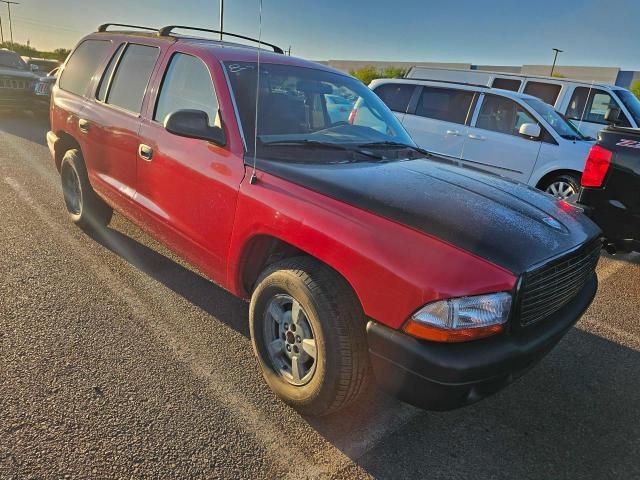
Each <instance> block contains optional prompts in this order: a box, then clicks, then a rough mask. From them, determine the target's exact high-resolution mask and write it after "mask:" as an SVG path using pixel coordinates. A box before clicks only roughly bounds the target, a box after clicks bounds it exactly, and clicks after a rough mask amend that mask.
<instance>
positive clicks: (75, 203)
mask: <svg viewBox="0 0 640 480" xmlns="http://www.w3.org/2000/svg"><path fill="white" fill-rule="evenodd" d="M60 178H61V180H62V193H63V195H64V203H65V206H66V207H67V211H68V212H69V216H70V217H71V221H72V222H74V223H75V224H76V225H78V226H79V227H80V228H82V229H87V230H89V229H94V230H95V229H98V228H101V227H105V226H107V225H108V224H109V222H110V221H111V217H112V216H113V210H112V209H111V207H110V206H109V205H107V204H106V203H105V202H104V201H103V200H102V199H101V198H100V197H98V195H97V194H96V193H95V191H94V190H93V187H92V186H91V183H89V176H88V175H87V169H86V167H85V164H84V159H83V158H82V154H81V153H80V152H79V151H78V150H69V151H68V152H67V153H66V154H65V156H64V158H63V159H62V163H61V164H60Z"/></svg>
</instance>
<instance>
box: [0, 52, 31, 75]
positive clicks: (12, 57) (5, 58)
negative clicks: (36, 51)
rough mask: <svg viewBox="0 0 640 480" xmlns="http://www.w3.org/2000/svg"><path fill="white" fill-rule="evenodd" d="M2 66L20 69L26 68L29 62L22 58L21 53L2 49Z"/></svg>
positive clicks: (0, 56) (0, 60)
mask: <svg viewBox="0 0 640 480" xmlns="http://www.w3.org/2000/svg"><path fill="white" fill-rule="evenodd" d="M0 67H5V68H16V69H18V70H26V69H27V64H26V63H25V62H24V60H22V58H20V55H18V54H17V53H14V52H8V51H6V50H5V51H0Z"/></svg>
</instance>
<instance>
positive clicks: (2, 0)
mask: <svg viewBox="0 0 640 480" xmlns="http://www.w3.org/2000/svg"><path fill="white" fill-rule="evenodd" d="M0 1H1V2H2V3H6V4H7V9H8V10H9V32H11V43H13V23H12V22H11V5H20V4H19V3H18V2H11V1H9V0H0Z"/></svg>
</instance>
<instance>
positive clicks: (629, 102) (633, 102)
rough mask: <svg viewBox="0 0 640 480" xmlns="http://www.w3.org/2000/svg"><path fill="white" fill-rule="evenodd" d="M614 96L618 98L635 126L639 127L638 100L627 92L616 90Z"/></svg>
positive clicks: (639, 101) (639, 111)
mask: <svg viewBox="0 0 640 480" xmlns="http://www.w3.org/2000/svg"><path fill="white" fill-rule="evenodd" d="M615 92H616V95H618V97H619V98H620V100H621V101H622V103H623V104H624V106H625V107H627V110H629V113H630V114H631V116H632V117H633V119H634V120H635V122H636V126H638V127H640V100H638V97H636V96H635V95H634V94H633V93H631V92H630V91H629V90H616V91H615Z"/></svg>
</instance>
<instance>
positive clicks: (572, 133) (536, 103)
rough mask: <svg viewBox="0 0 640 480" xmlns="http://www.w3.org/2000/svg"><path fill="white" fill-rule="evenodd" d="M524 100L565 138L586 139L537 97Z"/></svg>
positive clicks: (558, 113)
mask: <svg viewBox="0 0 640 480" xmlns="http://www.w3.org/2000/svg"><path fill="white" fill-rule="evenodd" d="M525 102H526V103H527V104H528V105H529V106H530V107H531V108H533V109H534V110H535V111H536V112H538V114H539V115H540V116H541V117H542V118H543V119H544V121H545V122H547V123H548V124H549V126H550V127H551V128H553V129H554V130H555V131H556V133H557V134H558V135H560V136H561V137H562V138H566V139H567V140H586V139H587V137H585V136H583V135H582V134H581V133H580V131H579V130H578V129H577V128H576V127H574V126H573V125H572V124H571V123H570V122H569V121H567V119H566V118H565V117H564V116H563V115H562V114H561V113H560V112H558V111H557V110H555V109H554V108H553V107H552V106H551V105H549V104H548V103H544V102H543V101H542V100H538V99H537V98H526V99H525Z"/></svg>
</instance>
